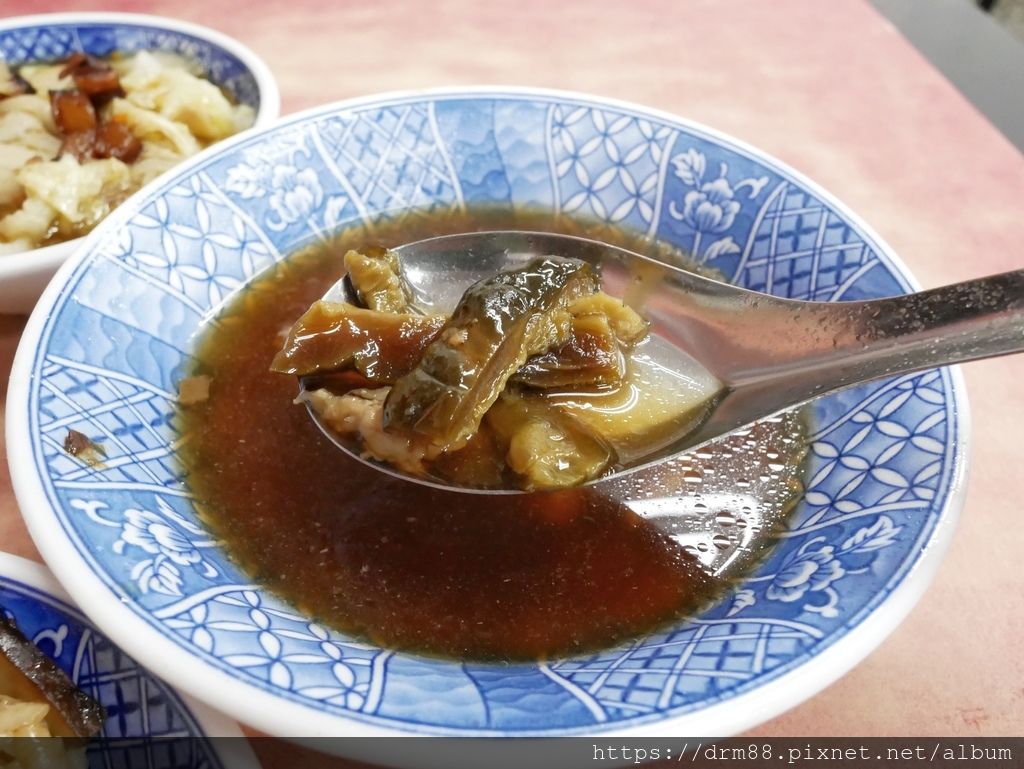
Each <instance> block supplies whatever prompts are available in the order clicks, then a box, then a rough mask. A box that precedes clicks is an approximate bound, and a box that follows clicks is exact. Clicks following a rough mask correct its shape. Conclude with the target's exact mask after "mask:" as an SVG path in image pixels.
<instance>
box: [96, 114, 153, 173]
mask: <svg viewBox="0 0 1024 769" xmlns="http://www.w3.org/2000/svg"><path fill="white" fill-rule="evenodd" d="M141 152H142V142H141V141H139V139H138V138H137V137H136V136H135V134H133V133H132V132H131V129H130V128H128V126H126V125H125V124H124V123H123V122H122V121H120V120H118V119H117V118H112V119H110V120H105V121H104V122H102V123H100V125H99V128H97V129H96V139H95V143H94V144H93V147H92V156H93V157H96V158H117V159H118V160H120V161H122V162H124V163H134V162H135V160H136V159H137V158H138V157H139V154H140V153H141Z"/></svg>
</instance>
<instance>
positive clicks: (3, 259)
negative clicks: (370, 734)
mask: <svg viewBox="0 0 1024 769" xmlns="http://www.w3.org/2000/svg"><path fill="white" fill-rule="evenodd" d="M63 24H119V25H123V26H137V27H156V28H159V29H166V30H171V31H173V32H180V33H182V34H186V35H191V36H192V37H195V38H199V39H201V40H205V41H207V42H210V43H213V44H214V45H215V46H217V47H218V48H221V49H223V50H224V51H227V52H228V53H229V54H231V55H233V56H234V57H235V58H237V59H238V60H239V61H240V62H242V64H243V65H244V66H245V68H246V69H247V70H248V71H249V72H250V73H252V76H253V78H254V79H255V81H256V90H257V91H258V92H259V95H260V106H259V109H258V110H256V116H255V120H254V121H253V124H252V126H251V127H250V128H248V129H246V131H241V132H239V134H236V136H238V135H241V134H243V133H246V132H248V131H252V130H254V129H256V130H258V129H260V128H264V127H266V126H268V125H270V124H271V123H273V122H274V121H276V120H277V119H278V118H279V117H280V116H281V92H280V89H279V88H278V85H277V79H276V78H275V77H274V74H273V72H271V70H270V67H269V65H268V64H267V63H266V62H265V61H264V60H263V59H262V58H261V57H260V56H259V55H258V54H257V53H256V52H255V51H253V50H252V49H251V48H249V47H248V46H247V45H245V43H243V42H241V41H240V40H237V39H236V38H233V37H230V36H229V35H227V34H225V33H223V32H220V31H219V30H216V29H213V28H211V27H206V26H203V25H202V24H196V23H195V22H191V21H182V20H180V19H173V18H171V17H169V16H158V15H156V14H148V13H125V12H119V11H117V12H115V11H81V12H77V11H61V12H59V13H36V14H29V15H25V16H12V17H10V18H7V19H0V32H8V31H10V30H14V29H22V28H25V29H27V28H30V27H37V26H55V25H63ZM229 138H232V139H233V138H234V136H232V137H229ZM220 143H221V142H217V144H220ZM211 146H216V145H211ZM188 160H191V158H188V159H187V160H186V161H185V162H187V161H188ZM179 165H181V164H179ZM176 167H177V166H175V167H172V168H170V169H168V171H166V172H165V173H164V174H161V175H160V176H158V177H156V178H155V179H153V180H151V181H150V182H149V183H148V184H146V185H145V186H144V187H143V188H140V189H139V190H136V192H139V191H141V189H144V188H145V187H149V186H150V185H152V184H159V183H160V181H161V180H162V179H163V177H164V176H165V175H166V174H167V173H170V172H171V171H174V170H175V168H176ZM134 194H135V193H132V196H134ZM132 196H129V199H130V198H131V197H132ZM124 202H125V203H127V202H128V201H127V200H125V201H124ZM121 205H124V203H122V204H121ZM118 208H120V206H118ZM115 210H116V209H115ZM112 214H113V212H111V214H108V216H107V217H106V219H109V218H110V216H111V215H112ZM104 221H105V220H104ZM97 226H98V225H97ZM86 237H87V236H86V235H83V236H81V237H78V238H72V239H71V240H66V241H63V242H61V243H53V244H51V245H49V246H42V247H40V248H33V249H29V250H28V251H19V252H17V253H12V254H0V285H2V283H3V281H4V280H6V279H13V278H20V279H24V278H28V277H30V276H33V275H42V274H44V273H50V274H52V273H53V272H54V271H55V270H56V269H57V267H59V266H60V265H61V264H62V263H63V262H64V261H66V260H67V259H68V258H69V257H70V256H71V255H72V254H73V253H74V251H75V250H76V249H77V248H78V247H80V246H81V245H82V242H83V241H84V239H85V238H86ZM0 297H2V292H0Z"/></svg>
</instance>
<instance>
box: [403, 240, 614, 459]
mask: <svg viewBox="0 0 1024 769" xmlns="http://www.w3.org/2000/svg"><path fill="white" fill-rule="evenodd" d="M597 288H598V278H597V275H596V274H595V273H594V271H593V270H592V269H591V268H590V266H589V265H587V264H585V263H584V262H581V261H578V260H576V259H562V258H558V257H544V258H541V259H536V260H534V261H532V262H530V263H529V264H528V265H527V266H526V267H524V268H522V269H519V270H511V271H509V272H503V273H499V274H497V275H495V276H494V277H491V278H487V279H485V280H482V281H479V282H477V283H474V284H473V285H472V286H470V287H469V288H468V289H467V290H466V293H465V294H463V296H462V299H461V300H460V301H459V304H458V306H457V307H456V308H455V311H454V312H453V313H452V317H451V319H450V320H449V321H448V323H447V324H446V326H445V328H444V330H443V331H442V332H441V335H440V336H439V337H438V338H437V340H435V341H434V342H432V343H431V344H430V346H428V347H427V349H426V351H425V352H424V354H423V357H422V359H421V360H420V363H419V365H418V366H417V367H416V368H415V369H414V370H413V371H411V372H410V373H409V374H406V375H405V376H403V377H400V378H399V379H398V380H397V381H396V382H395V384H394V387H393V388H392V390H391V394H390V395H389V396H388V399H387V402H386V404H385V407H384V426H385V428H387V429H389V430H396V429H397V430H407V431H413V432H415V433H417V434H419V435H422V436H425V437H426V438H427V439H429V440H430V441H431V442H432V443H433V444H434V445H435V446H437V447H438V448H439V449H440V450H441V451H451V450H454V449H457V448H460V447H461V446H462V445H464V444H465V443H466V441H467V440H469V438H470V436H472V435H473V433H474V432H476V429H477V427H478V425H479V424H480V420H481V418H482V417H483V415H484V412H486V411H487V409H488V408H490V406H491V404H492V403H494V401H495V400H496V399H497V397H498V395H499V394H500V393H501V391H502V390H503V389H504V388H505V384H506V382H508V380H509V378H510V377H511V376H512V375H513V374H514V373H515V372H516V371H517V370H518V369H519V368H520V367H521V366H522V365H523V364H524V363H525V362H526V360H527V358H529V357H530V356H531V355H536V354H538V353H541V352H545V351H546V350H548V349H549V348H550V347H552V346H555V345H557V344H561V343H562V342H563V341H565V340H566V339H567V338H568V335H569V330H570V320H571V319H570V316H569V314H568V313H567V312H566V310H565V308H566V306H567V305H569V304H570V303H572V302H573V301H575V300H576V299H578V298H580V297H581V296H585V295H587V294H592V293H594V292H595V291H597Z"/></svg>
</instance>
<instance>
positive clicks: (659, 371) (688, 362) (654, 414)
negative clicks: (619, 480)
mask: <svg viewBox="0 0 1024 769" xmlns="http://www.w3.org/2000/svg"><path fill="white" fill-rule="evenodd" d="M663 347H664V348H666V349H667V350H668V354H667V360H669V361H671V364H670V365H668V364H666V362H665V361H666V353H665V351H664V350H659V351H658V352H657V353H653V351H648V350H645V349H640V350H636V351H634V353H633V355H632V356H630V359H629V363H628V371H627V375H626V378H625V379H624V381H623V382H622V384H621V385H620V386H619V387H617V388H615V389H614V390H610V391H604V392H583V391H579V392H566V393H553V394H550V395H547V396H545V397H546V400H547V402H548V403H550V404H551V405H552V406H556V407H558V409H559V410H560V411H561V412H562V413H563V414H565V415H567V416H568V417H571V418H572V419H573V420H575V421H576V423H577V424H578V425H580V426H582V427H584V428H585V429H587V430H588V431H589V432H590V433H592V434H593V435H595V436H600V438H601V440H603V441H604V442H606V443H607V444H608V445H609V446H610V447H611V448H612V449H614V451H615V453H616V454H617V455H618V460H619V461H620V462H623V463H627V464H628V463H629V462H632V461H634V460H636V459H638V458H640V457H643V456H645V455H648V454H651V453H653V452H656V451H658V450H659V449H660V448H663V447H665V446H667V445H669V444H670V443H672V442H674V441H675V440H677V439H679V438H681V437H683V436H684V435H686V434H687V433H689V432H691V431H692V430H693V429H695V428H696V427H697V425H699V424H700V422H701V421H702V420H703V419H704V418H705V416H706V415H707V412H708V409H709V408H710V406H711V405H712V403H713V401H714V398H715V395H716V394H717V393H718V392H719V391H720V390H721V383H719V382H718V380H717V379H715V378H714V376H712V375H711V374H710V373H709V372H708V371H707V370H705V369H704V368H703V367H701V366H700V365H699V364H697V363H696V362H695V361H693V360H692V359H690V358H688V357H686V358H684V356H683V355H682V354H681V353H679V352H676V351H672V350H671V348H669V347H668V345H667V344H663Z"/></svg>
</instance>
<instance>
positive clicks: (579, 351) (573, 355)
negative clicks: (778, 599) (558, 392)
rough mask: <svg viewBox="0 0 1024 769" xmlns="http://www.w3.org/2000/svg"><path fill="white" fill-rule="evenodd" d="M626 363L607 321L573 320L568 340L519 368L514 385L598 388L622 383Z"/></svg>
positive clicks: (600, 317)
mask: <svg viewBox="0 0 1024 769" xmlns="http://www.w3.org/2000/svg"><path fill="white" fill-rule="evenodd" d="M624 372H625V360H624V358H623V354H622V351H621V349H620V345H619V340H618V338H617V337H616V336H615V334H614V332H613V331H612V328H611V325H610V324H609V322H608V318H606V317H605V316H603V315H587V316H584V317H582V318H573V319H572V334H571V335H570V337H569V339H568V340H566V341H565V342H563V343H562V344H560V345H558V346H557V347H553V348H552V349H550V350H548V351H547V352H544V353H541V354H540V355H534V356H533V357H532V358H530V359H529V360H527V361H526V363H525V364H524V365H523V367H522V368H520V369H519V370H518V371H517V372H516V373H515V376H513V377H512V381H513V382H515V383H517V384H522V385H526V386H528V387H537V388H551V387H568V386H586V387H595V386H602V385H614V384H617V383H618V382H620V381H621V380H622V376H623V374H624Z"/></svg>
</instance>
